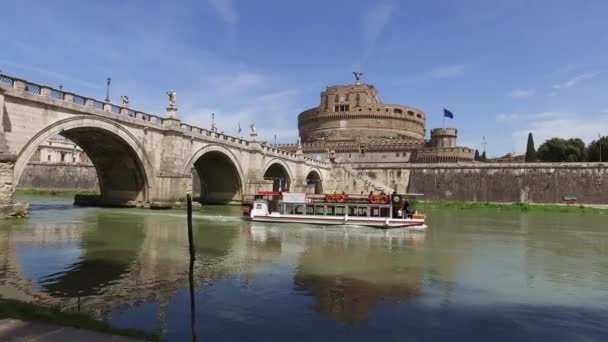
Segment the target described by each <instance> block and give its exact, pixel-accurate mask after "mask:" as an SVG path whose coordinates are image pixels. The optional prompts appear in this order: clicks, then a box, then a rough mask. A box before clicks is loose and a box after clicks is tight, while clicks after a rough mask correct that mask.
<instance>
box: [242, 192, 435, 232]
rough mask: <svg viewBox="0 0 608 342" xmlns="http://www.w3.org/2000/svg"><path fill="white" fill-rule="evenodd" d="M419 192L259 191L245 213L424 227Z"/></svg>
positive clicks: (262, 218)
mask: <svg viewBox="0 0 608 342" xmlns="http://www.w3.org/2000/svg"><path fill="white" fill-rule="evenodd" d="M416 196H419V195H418V194H396V193H393V194H391V195H385V194H380V195H374V194H370V195H347V194H327V195H313V194H305V193H297V192H293V193H289V192H285V193H281V192H259V193H258V194H257V195H256V196H255V199H254V201H253V203H252V204H248V205H247V208H246V209H245V211H244V212H243V216H244V217H245V218H246V219H249V220H252V221H259V222H278V223H305V224H319V225H359V226H366V227H374V228H402V227H412V228H417V229H424V228H426V225H425V224H424V221H425V218H426V216H425V215H424V214H421V213H418V212H417V211H416V209H415V197H416Z"/></svg>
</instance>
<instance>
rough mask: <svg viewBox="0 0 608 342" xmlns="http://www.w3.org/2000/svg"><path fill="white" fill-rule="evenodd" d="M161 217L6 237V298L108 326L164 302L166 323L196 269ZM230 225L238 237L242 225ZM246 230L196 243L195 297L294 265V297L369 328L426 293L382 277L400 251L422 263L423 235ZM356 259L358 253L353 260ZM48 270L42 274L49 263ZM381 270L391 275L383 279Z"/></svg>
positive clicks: (101, 220) (2, 288)
mask: <svg viewBox="0 0 608 342" xmlns="http://www.w3.org/2000/svg"><path fill="white" fill-rule="evenodd" d="M162 216H163V215H141V216H137V215H136V217H135V218H134V219H133V220H132V221H131V222H130V223H129V225H130V228H128V229H127V228H125V226H124V225H123V226H120V225H117V224H116V221H117V220H120V218H119V217H117V216H116V217H114V216H112V215H98V216H96V217H95V219H94V220H90V221H92V222H95V223H94V225H92V226H90V225H85V226H83V225H80V224H53V225H52V226H45V225H34V226H32V227H27V228H20V229H4V230H2V231H0V245H1V247H2V248H1V250H0V279H2V280H1V282H0V294H2V295H3V296H5V297H11V298H16V299H20V300H27V301H36V302H40V303H43V304H46V305H59V306H61V307H63V308H66V309H75V308H76V305H77V298H78V297H79V296H80V297H81V299H80V300H81V307H82V310H83V311H85V312H90V313H93V314H95V315H97V316H101V317H104V316H107V315H108V314H109V313H110V312H113V311H115V310H121V309H125V308H128V307H131V306H134V305H138V304H140V303H144V302H157V303H159V306H160V309H159V319H160V321H161V322H162V321H163V320H164V317H165V315H166V310H167V308H168V306H169V304H170V302H171V300H172V298H174V297H175V296H176V294H177V293H178V292H179V291H181V290H183V289H185V288H187V287H188V261H189V259H188V252H187V246H186V245H187V234H186V230H185V229H172V228H177V227H175V225H174V226H173V227H171V226H168V225H167V223H168V221H167V220H166V219H158V217H161V218H162ZM121 218H124V217H122V216H121ZM229 225H230V226H232V227H234V222H229ZM239 225H240V227H238V228H230V227H229V226H228V225H227V226H226V227H222V229H218V230H215V231H214V232H213V234H210V235H209V236H205V234H204V233H205V230H199V232H198V233H197V234H195V235H196V247H197V248H196V249H197V261H196V264H195V282H196V286H197V288H201V287H202V288H204V287H206V286H208V285H209V284H211V283H213V282H216V281H218V280H221V279H226V278H231V277H236V276H239V275H245V276H247V275H252V274H254V273H255V270H256V267H257V265H260V264H265V263H268V262H273V260H288V262H295V263H297V270H298V271H297V274H295V278H294V286H295V288H296V289H298V290H299V291H308V292H310V293H311V294H313V295H314V296H315V298H317V302H318V304H317V305H316V306H315V309H316V310H317V311H320V312H323V313H327V314H329V315H331V316H333V317H335V318H337V319H341V320H348V321H352V320H354V321H358V320H362V319H365V317H367V316H368V315H369V311H370V310H371V308H372V307H373V306H374V305H376V304H377V303H379V302H381V301H383V300H401V299H406V298H409V297H411V296H415V295H417V294H418V293H419V291H420V288H421V281H422V275H421V273H420V272H415V273H413V274H410V275H408V276H407V277H405V278H404V277H392V278H386V277H385V276H384V274H385V273H386V272H387V271H390V270H391V269H394V268H396V267H398V265H397V264H396V262H397V260H394V261H391V260H390V259H391V257H390V255H387V254H385V253H383V251H385V250H386V247H387V246H389V245H392V246H393V248H395V249H396V246H401V248H410V247H411V248H410V249H412V253H414V254H415V249H416V247H415V246H416V244H420V243H424V235H423V234H419V233H418V234H408V233H405V232H402V231H400V232H397V231H366V230H363V229H362V230H361V231H360V232H348V231H346V230H323V229H316V228H315V229H311V228H302V229H299V228H287V229H283V228H278V227H273V226H264V225H258V224H254V225H251V223H245V222H243V223H240V224H239ZM177 226H179V225H177ZM179 228H183V227H181V226H180V227H179ZM224 228H225V229H224ZM66 246H69V247H70V248H73V249H76V252H75V253H71V254H70V255H71V256H70V257H69V258H67V259H62V260H61V261H62V262H63V263H64V264H61V265H52V267H47V268H45V269H44V270H43V271H42V272H38V273H37V272H33V271H32V270H31V268H32V267H33V266H32V265H27V264H23V262H27V255H28V254H29V253H36V252H37V250H39V249H40V248H41V247H42V248H51V249H52V248H54V247H55V248H57V249H58V250H59V251H62V250H63V248H65V247H66ZM350 250H359V251H360V252H358V254H356V255H354V256H353V255H350V254H349V253H348V252H349V251H350ZM353 257H354V258H355V259H356V260H353V259H352V258H353ZM23 258H25V260H23ZM365 260H368V261H366V262H363V261H365ZM41 263H42V264H43V265H42V266H43V267H44V266H45V265H44V264H45V261H44V260H42V261H41ZM378 265H383V266H381V267H382V268H381V269H379V268H378ZM39 267H40V265H37V266H36V267H34V268H36V269H38V268H39ZM53 269H55V270H57V271H52V270H53ZM340 270H341V271H340ZM351 316H353V317H351Z"/></svg>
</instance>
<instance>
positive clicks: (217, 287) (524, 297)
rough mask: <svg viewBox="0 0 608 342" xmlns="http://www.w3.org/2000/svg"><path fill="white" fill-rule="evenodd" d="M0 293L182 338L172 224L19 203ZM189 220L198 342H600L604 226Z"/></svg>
mask: <svg viewBox="0 0 608 342" xmlns="http://www.w3.org/2000/svg"><path fill="white" fill-rule="evenodd" d="M26 199H27V200H29V201H30V202H32V203H34V204H33V206H32V211H31V217H30V218H29V219H26V220H8V221H6V220H5V221H2V222H0V296H3V297H10V298H17V299H22V300H28V301H34V302H39V303H43V304H45V305H59V306H61V307H62V308H64V309H66V310H77V308H78V301H79V299H78V298H80V309H81V311H83V312H87V313H90V314H92V315H95V316H96V317H99V318H102V319H105V320H107V321H108V322H110V323H111V324H113V325H115V326H118V327H132V328H140V329H148V330H159V331H161V332H162V334H163V335H164V337H165V338H166V339H167V340H169V341H184V340H190V339H191V327H192V323H193V320H192V317H191V315H190V304H191V300H190V295H189V257H188V247H187V243H188V242H187V241H188V238H187V231H186V221H185V213H184V212H183V211H179V210H170V211H150V210H142V209H100V208H75V207H73V206H72V205H71V199H69V198H60V197H29V198H26ZM239 214H240V208H238V207H228V206H210V207H205V208H203V209H201V210H198V211H196V212H195V213H194V230H195V231H194V235H195V243H196V262H195V264H194V269H193V279H194V286H195V290H194V302H195V306H196V311H195V316H194V326H195V331H196V334H197V336H198V339H199V340H211V341H230V340H236V339H237V338H239V339H243V340H247V341H251V340H254V341H255V340H258V341H268V340H296V341H299V340H315V341H336V340H349V341H351V340H360V341H370V340H373V339H374V340H375V339H382V340H383V341H389V340H395V341H403V340H419V341H422V340H424V341H428V340H431V341H437V340H439V341H442V340H448V339H456V340H466V341H487V340H493V341H513V340H534V341H537V340H541V339H545V340H551V341H602V340H604V341H605V340H608V325H607V323H608V215H598V214H575V213H544V212H527V213H526V212H520V211H515V210H503V211H499V210H490V209H488V210H486V209H480V210H457V209H435V210H433V211H430V212H428V213H427V214H428V215H429V216H428V226H429V228H428V229H427V230H426V231H425V232H412V231H408V230H402V229H397V230H389V231H381V230H373V229H371V228H364V227H351V228H346V229H345V228H322V227H313V226H303V225H279V224H262V223H250V222H244V221H241V220H240V218H239Z"/></svg>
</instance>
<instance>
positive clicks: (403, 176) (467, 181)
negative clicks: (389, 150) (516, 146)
mask: <svg viewBox="0 0 608 342" xmlns="http://www.w3.org/2000/svg"><path fill="white" fill-rule="evenodd" d="M349 167H350V168H351V169H352V170H354V171H357V173H358V174H363V175H365V176H367V177H368V179H371V180H372V181H373V182H374V183H375V184H376V185H377V187H379V188H383V189H384V191H387V192H389V191H392V190H394V189H395V188H396V189H397V191H398V192H402V191H403V190H404V189H407V192H409V193H423V194H424V195H425V196H424V199H428V200H451V201H471V202H530V203H563V202H564V196H576V198H577V202H578V203H588V204H608V163H603V164H602V163H530V164H523V163H514V164H506V163H450V164H403V163H376V164H367V163H361V164H354V163H353V164H350V165H349Z"/></svg>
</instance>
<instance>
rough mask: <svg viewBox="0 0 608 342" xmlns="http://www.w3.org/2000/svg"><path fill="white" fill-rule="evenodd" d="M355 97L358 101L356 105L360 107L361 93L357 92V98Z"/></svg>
mask: <svg viewBox="0 0 608 342" xmlns="http://www.w3.org/2000/svg"><path fill="white" fill-rule="evenodd" d="M355 99H356V101H357V103H356V106H357V107H359V106H360V104H359V101H360V100H361V95H360V94H357V96H356V98H355Z"/></svg>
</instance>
